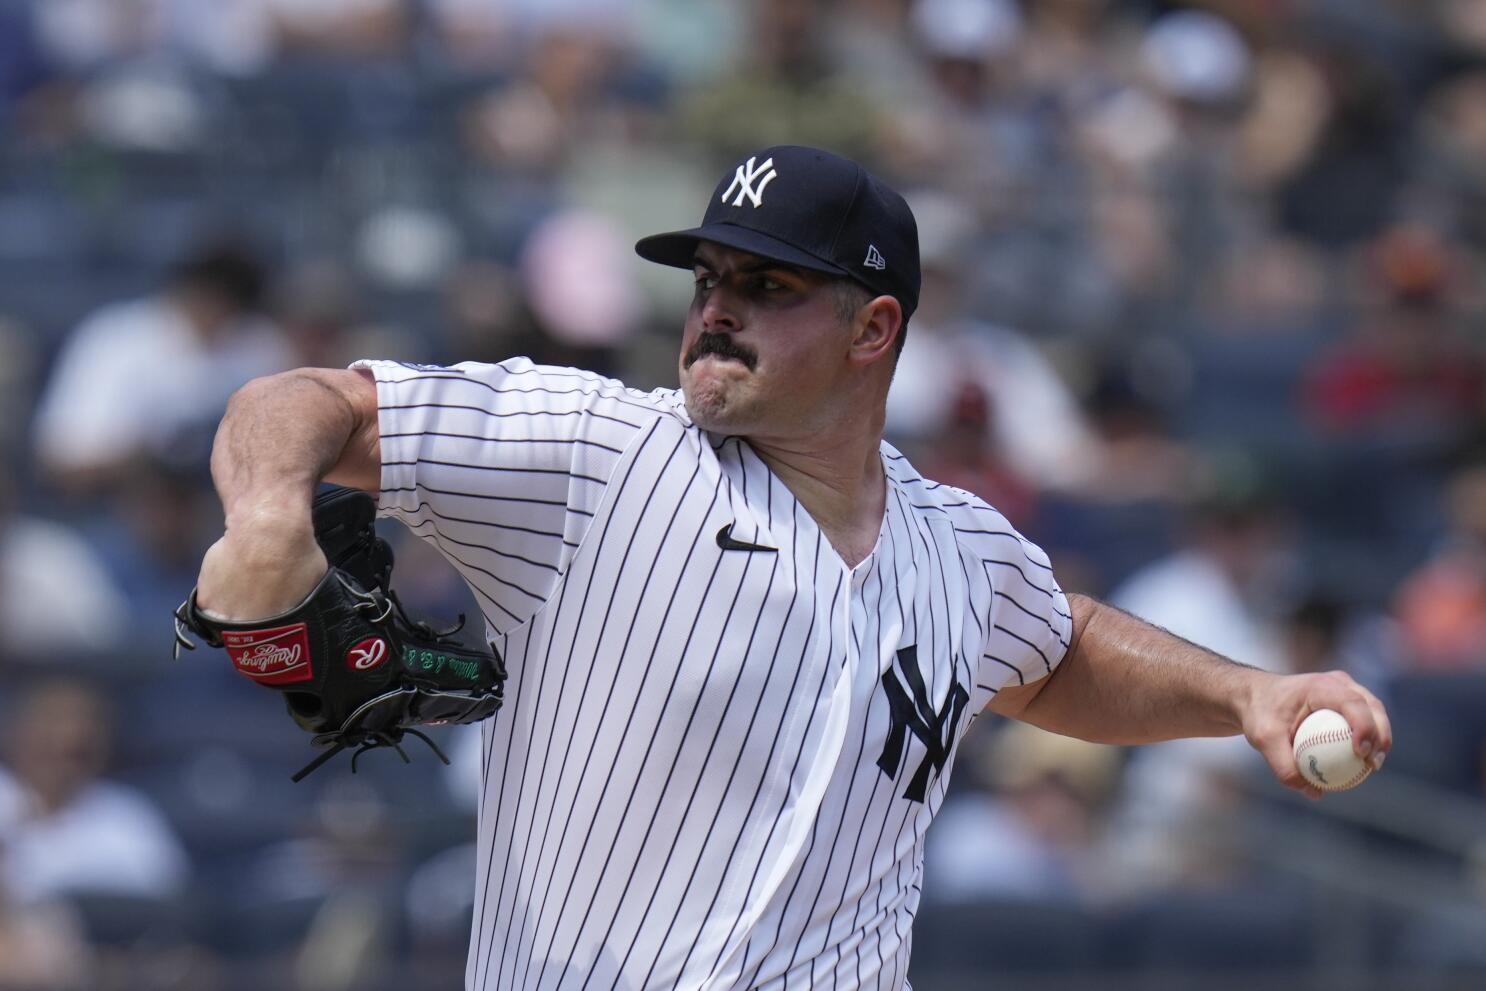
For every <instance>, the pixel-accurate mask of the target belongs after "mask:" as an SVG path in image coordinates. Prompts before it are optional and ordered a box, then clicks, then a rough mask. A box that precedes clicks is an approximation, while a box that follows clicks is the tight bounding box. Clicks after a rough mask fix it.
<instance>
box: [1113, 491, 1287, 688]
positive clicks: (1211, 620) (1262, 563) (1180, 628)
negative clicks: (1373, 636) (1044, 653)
mask: <svg viewBox="0 0 1486 991" xmlns="http://www.w3.org/2000/svg"><path fill="white" fill-rule="evenodd" d="M1244 471H1245V469H1241V468H1235V469H1233V470H1232V474H1233V476H1234V477H1233V478H1230V479H1226V480H1224V479H1221V478H1220V479H1219V480H1217V481H1215V482H1213V483H1211V485H1212V488H1213V491H1212V492H1211V494H1210V495H1208V496H1207V497H1206V498H1205V499H1204V500H1203V502H1202V504H1200V505H1199V506H1198V507H1197V509H1196V512H1195V513H1194V516H1193V519H1192V520H1191V522H1190V524H1189V526H1188V528H1187V532H1186V534H1185V536H1184V540H1183V546H1182V547H1181V548H1180V549H1178V550H1177V552H1176V553H1174V554H1172V555H1171V556H1169V557H1167V558H1165V559H1163V560H1161V561H1157V562H1156V563H1154V564H1152V565H1150V566H1149V567H1147V568H1144V569H1142V570H1140V571H1138V572H1136V573H1135V574H1134V575H1131V576H1130V577H1129V578H1128V579H1127V580H1126V581H1125V582H1124V583H1123V584H1122V585H1120V587H1119V588H1117V589H1116V590H1115V591H1114V592H1113V593H1112V594H1111V596H1110V599H1111V601H1112V602H1113V603H1114V604H1115V605H1117V606H1119V607H1120V608H1121V609H1125V610H1127V611H1129V612H1131V613H1133V614H1135V615H1136V616H1139V617H1140V618H1141V619H1144V620H1146V621H1148V622H1151V623H1155V624H1157V625H1158V626H1162V627H1165V628H1166V629H1168V630H1170V631H1171V632H1173V633H1175V634H1177V635H1178V636H1181V637H1186V638H1187V639H1188V640H1192V641H1193V642H1195V643H1199V644H1201V645H1202V646H1204V647H1208V648H1210V649H1212V650H1215V651H1217V652H1218V653H1220V654H1223V655H1226V656H1228V657H1232V658H1235V659H1236V660H1240V661H1243V662H1244V663H1245V664H1252V665H1255V666H1257V667H1261V668H1267V669H1270V670H1283V669H1284V667H1283V665H1284V658H1285V652H1284V650H1283V648H1282V646H1281V640H1280V635H1279V627H1278V623H1279V620H1280V618H1281V617H1282V616H1283V615H1284V614H1285V611H1286V610H1287V609H1288V608H1289V607H1290V604H1291V602H1292V600H1293V598H1294V596H1295V594H1296V590H1295V578H1296V573H1295V570H1294V569H1295V564H1296V562H1295V559H1294V556H1293V551H1292V548H1291V546H1290V535H1289V527H1288V524H1287V521H1286V519H1285V517H1284V515H1283V514H1282V513H1281V511H1280V509H1279V507H1277V506H1276V505H1275V504H1274V503H1273V502H1272V501H1271V500H1270V498H1269V497H1267V496H1266V495H1265V494H1263V493H1262V492H1261V491H1260V490H1259V489H1258V488H1257V485H1258V484H1259V483H1257V482H1255V481H1252V480H1249V479H1245V478H1243V477H1242V475H1243V473H1244ZM1221 472H1222V469H1219V473H1220V474H1221Z"/></svg>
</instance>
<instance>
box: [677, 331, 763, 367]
mask: <svg viewBox="0 0 1486 991" xmlns="http://www.w3.org/2000/svg"><path fill="white" fill-rule="evenodd" d="M706 357H716V358H721V359H723V360H727V361H736V362H738V363H739V364H741V365H743V367H745V368H747V369H748V370H749V371H750V372H751V371H753V369H754V368H755V367H756V366H757V365H758V356H757V355H755V354H754V353H753V352H752V351H750V350H749V349H747V348H745V347H742V346H741V345H739V344H738V343H737V342H736V341H734V340H733V339H732V338H731V337H729V336H728V335H727V334H703V335H701V336H700V337H698V338H697V339H696V341H695V343H693V344H692V346H691V349H690V350H689V351H687V352H686V361H685V366H686V367H687V368H690V367H691V366H692V365H695V364H696V363H697V362H698V361H700V360H702V359H703V358H706Z"/></svg>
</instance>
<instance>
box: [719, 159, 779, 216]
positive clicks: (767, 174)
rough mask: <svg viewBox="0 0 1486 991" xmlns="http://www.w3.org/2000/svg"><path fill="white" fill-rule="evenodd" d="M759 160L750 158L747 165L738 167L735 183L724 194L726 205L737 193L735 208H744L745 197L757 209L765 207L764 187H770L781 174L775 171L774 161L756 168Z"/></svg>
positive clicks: (766, 162) (767, 161)
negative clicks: (755, 163)
mask: <svg viewBox="0 0 1486 991" xmlns="http://www.w3.org/2000/svg"><path fill="white" fill-rule="evenodd" d="M757 159H758V156H757V155H753V156H750V157H749V159H748V164H747V165H740V166H738V170H737V171H736V172H734V173H733V181H732V183H731V184H729V185H728V189H727V192H725V193H723V194H722V201H723V202H724V203H726V202H727V201H728V198H729V197H731V196H732V195H733V193H734V191H736V192H737V194H738V197H737V199H734V200H733V206H742V205H743V198H744V197H745V196H746V197H748V198H749V199H750V200H752V201H753V205H754V207H755V208H758V207H761V206H763V205H764V187H765V186H767V185H769V183H770V182H772V181H773V179H774V177H775V176H777V175H778V174H779V173H778V172H776V171H774V159H772V158H767V159H765V160H764V164H762V165H759V166H757V167H755V166H754V164H753V163H754V162H755V161H757ZM755 182H757V183H758V185H757V186H754V183H755Z"/></svg>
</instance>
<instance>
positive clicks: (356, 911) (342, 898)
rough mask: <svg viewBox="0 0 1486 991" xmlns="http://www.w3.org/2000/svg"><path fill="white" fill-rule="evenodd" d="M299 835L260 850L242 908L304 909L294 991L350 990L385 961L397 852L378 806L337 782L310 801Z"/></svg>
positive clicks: (371, 795) (353, 784)
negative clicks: (313, 803) (305, 828)
mask: <svg viewBox="0 0 1486 991" xmlns="http://www.w3.org/2000/svg"><path fill="white" fill-rule="evenodd" d="M307 825H308V827H309V828H308V831H307V835H305V836H304V837H303V838H300V839H294V840H289V841H287V842H284V843H281V844H276V845H274V846H272V847H270V848H269V849H268V850H266V851H265V852H264V853H263V854H262V855H261V856H260V857H259V858H258V859H257V862H256V864H255V865H254V867H253V870H252V879H251V882H250V884H249V885H248V887H247V888H246V889H245V890H243V891H242V892H241V895H240V896H241V898H242V899H243V900H244V902H245V903H247V904H249V905H252V906H256V907H257V909H258V910H259V911H261V912H263V913H267V914H274V913H275V911H276V906H278V907H279V909H282V910H284V911H295V908H294V906H296V905H298V906H300V907H301V908H303V907H304V906H306V905H307V906H309V907H310V911H309V912H308V915H307V918H306V924H305V925H304V927H303V931H302V936H301V938H300V939H299V940H298V945H297V946H296V947H294V948H293V957H294V964H293V971H294V976H295V983H294V987H295V988H296V989H297V991H352V989H355V988H360V987H364V986H366V985H367V984H368V983H369V982H370V981H372V980H373V979H374V977H375V975H377V974H378V973H379V972H380V971H381V970H382V969H383V968H385V966H386V962H387V956H386V954H387V952H388V948H389V946H390V943H391V937H392V933H393V929H392V926H393V925H394V924H395V921H396V914H397V912H398V911H399V910H400V906H399V905H398V904H397V896H398V893H399V888H400V884H401V878H402V857H403V853H402V849H401V846H400V843H399V837H398V835H397V831H396V830H395V829H394V828H393V825H392V823H391V821H390V819H389V810H388V808H387V805H386V803H385V801H384V800H383V799H382V798H381V797H380V795H378V794H377V792H376V791H375V790H374V789H373V788H372V787H371V786H370V785H367V784H365V783H364V782H362V781H357V780H353V779H349V778H343V779H340V780H339V781H336V782H334V783H332V784H331V786H329V787H328V788H327V789H326V790H325V792H324V793H323V794H322V795H321V797H320V799H319V801H318V802H317V803H316V806H315V809H314V814H313V817H312V818H311V819H310V821H309V822H308V824H307Z"/></svg>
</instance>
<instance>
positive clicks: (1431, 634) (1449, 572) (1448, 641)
mask: <svg viewBox="0 0 1486 991" xmlns="http://www.w3.org/2000/svg"><path fill="white" fill-rule="evenodd" d="M1447 499H1448V504H1449V523H1450V530H1449V533H1448V534H1447V535H1446V537H1445V539H1444V540H1443V541H1442V542H1441V546H1440V547H1439V549H1438V550H1437V551H1436V552H1435V554H1434V555H1433V556H1432V557H1431V558H1430V559H1429V560H1428V561H1427V562H1425V563H1424V564H1423V565H1422V566H1421V567H1420V568H1419V569H1418V570H1417V571H1415V572H1414V573H1413V574H1411V575H1409V576H1408V577H1407V578H1406V579H1404V581H1403V584H1402V585H1401V586H1400V588H1399V591H1398V598H1397V603H1396V612H1397V616H1398V621H1399V625H1400V631H1401V634H1402V638H1403V648H1404V660H1405V663H1406V664H1407V665H1408V666H1409V667H1411V668H1413V669H1416V670H1421V671H1448V670H1454V671H1460V670H1467V669H1475V670H1486V464H1482V463H1476V464H1472V465H1470V466H1468V467H1466V468H1464V469H1462V470H1461V471H1459V472H1457V473H1456V474H1455V475H1454V476H1453V477H1452V478H1451V479H1450V482H1449V488H1448V490H1447Z"/></svg>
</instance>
